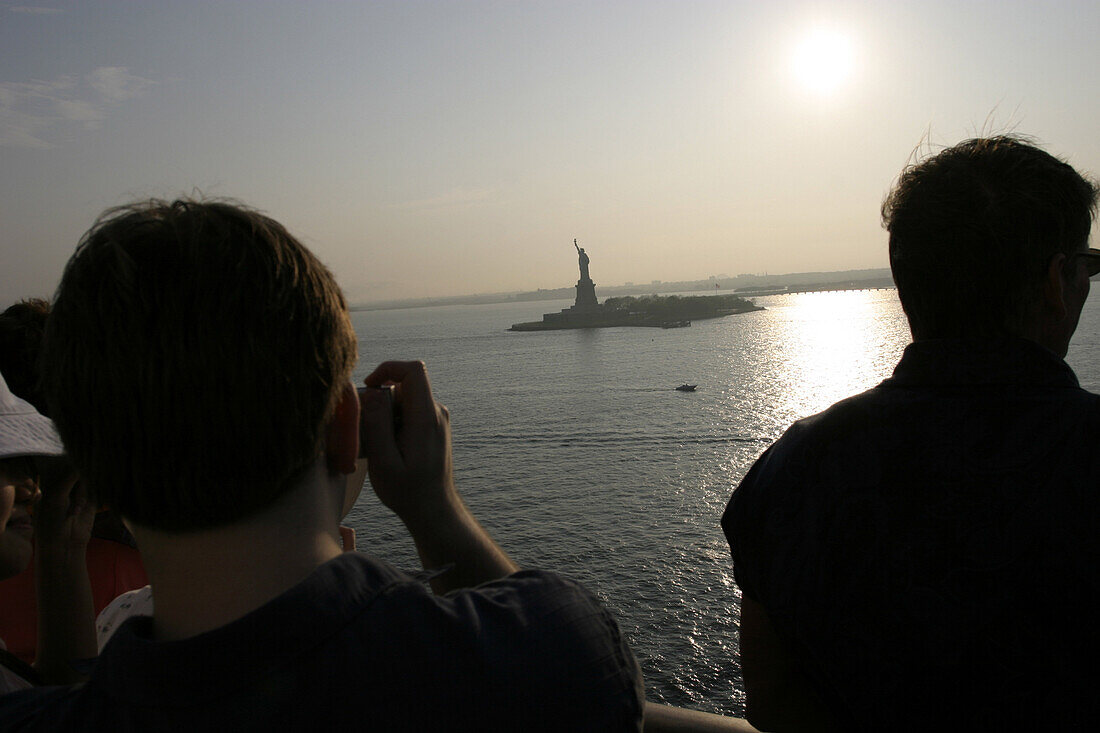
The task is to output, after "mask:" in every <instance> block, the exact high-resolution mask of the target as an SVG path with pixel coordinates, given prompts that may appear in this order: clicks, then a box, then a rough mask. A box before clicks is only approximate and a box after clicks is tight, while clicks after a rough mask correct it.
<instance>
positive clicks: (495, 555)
mask: <svg viewBox="0 0 1100 733" xmlns="http://www.w3.org/2000/svg"><path fill="white" fill-rule="evenodd" d="M364 382H365V383H366V385H367V386H368V387H382V386H386V385H392V386H393V388H394V389H393V393H392V398H391V397H390V396H389V391H388V390H381V389H370V390H367V391H366V394H365V395H364V396H363V398H362V405H361V407H362V411H361V417H360V429H361V430H363V431H364V439H365V441H364V442H365V445H366V450H365V455H366V458H367V464H368V473H369V475H370V482H371V486H373V487H374V493H376V494H378V498H379V499H380V500H381V501H382V503H383V504H385V505H386V506H387V507H389V508H390V509H392V510H393V512H394V513H395V514H397V516H398V517H400V518H401V521H403V522H404V523H405V526H406V527H408V529H409V534H411V535H412V538H413V541H414V542H415V543H416V551H417V553H418V554H419V555H420V562H421V563H422V564H423V565H424V569H425V570H436V569H439V568H444V567H446V566H448V565H450V566H453V567H451V569H449V570H447V572H445V573H442V574H440V575H438V576H436V577H434V578H432V581H431V583H432V588H433V589H434V590H435V592H436V593H446V592H447V591H450V590H454V589H456V588H466V587H471V586H475V585H479V584H481V583H484V582H487V581H489V580H494V579H496V578H501V577H504V576H505V575H509V574H511V573H514V572H516V570H518V568H517V567H516V566H515V564H514V563H513V562H512V561H511V560H510V559H508V556H507V555H506V554H504V551H503V550H501V549H500V548H499V547H497V545H496V543H494V542H493V540H492V538H491V537H489V535H488V533H486V532H485V530H484V529H482V527H481V525H480V524H478V523H477V520H476V519H474V517H473V515H472V514H470V510H469V509H467V508H466V505H465V504H463V503H462V499H461V498H460V497H459V495H458V491H456V490H455V484H454V470H453V468H452V465H451V419H450V415H449V414H448V413H447V408H446V407H444V406H443V405H440V404H439V403H437V402H436V401H435V399H434V398H433V397H432V388H431V385H430V384H429V383H428V372H427V370H426V369H425V368H424V363H423V362H420V361H387V362H385V363H384V364H381V365H379V367H378V368H377V369H375V370H374V371H373V372H371V374H370V376H368V377H367V378H366V379H365V380H364ZM398 416H400V423H398V421H397V420H396V418H397V417H398Z"/></svg>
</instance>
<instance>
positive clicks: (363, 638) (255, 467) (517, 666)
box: [0, 201, 642, 732]
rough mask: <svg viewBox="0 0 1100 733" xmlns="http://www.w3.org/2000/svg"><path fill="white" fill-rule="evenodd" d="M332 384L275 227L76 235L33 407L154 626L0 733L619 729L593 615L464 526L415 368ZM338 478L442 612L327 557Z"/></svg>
mask: <svg viewBox="0 0 1100 733" xmlns="http://www.w3.org/2000/svg"><path fill="white" fill-rule="evenodd" d="M355 359H356V343H355V335H354V333H353V331H352V327H351V323H350V320H349V317H348V312H347V307H346V305H345V302H344V298H343V296H342V294H341V293H340V290H339V289H338V288H337V286H336V283H335V281H334V279H333V277H332V275H331V274H330V273H329V271H328V270H327V269H326V268H325V267H324V266H323V265H322V264H321V263H320V262H319V261H318V260H317V259H316V258H315V257H314V256H313V255H312V254H311V253H310V252H309V251H308V250H307V249H306V248H305V247H303V246H302V245H301V244H300V243H299V242H298V241H297V240H295V239H294V238H293V237H292V236H291V235H290V234H288V233H287V231H286V230H285V229H284V228H283V227H282V226H281V225H279V224H278V223H276V222H275V221H273V220H271V219H269V218H267V217H265V216H262V215H260V214H257V213H255V212H251V211H247V210H245V209H243V208H241V207H239V206H235V205H230V204H225V203H209V202H194V201H176V202H173V203H167V202H159V201H153V202H148V203H145V204H139V205H134V206H131V207H126V208H123V209H121V210H118V211H114V212H109V213H108V215H107V216H106V217H105V218H104V219H101V221H100V222H98V223H97V224H96V226H95V227H93V229H92V230H91V231H90V232H89V233H88V234H87V235H86V236H85V238H84V239H83V240H82V242H81V244H80V246H79V247H78V249H77V251H76V253H75V254H74V255H73V257H72V259H71V260H70V262H69V264H68V266H67V267H66V270H65V274H64V277H63V279H62V282H61V285H60V287H59V289H58V293H57V297H56V300H55V303H54V311H53V315H52V316H51V318H50V322H49V325H48V328H47V333H46V343H45V351H44V354H43V369H44V378H43V381H44V384H45V385H46V388H47V397H48V401H49V405H50V409H51V414H52V415H53V417H54V419H55V422H56V423H57V425H58V431H59V432H60V434H61V436H62V439H63V440H64V441H65V445H66V449H67V451H68V452H69V455H70V456H71V457H72V459H73V462H74V463H75V464H76V466H77V468H78V469H79V470H80V472H81V475H82V477H83V479H84V480H85V481H86V482H87V484H88V486H89V488H90V490H92V491H94V492H95V493H96V494H97V496H98V498H99V500H100V501H103V502H105V503H107V504H109V505H111V506H112V507H114V508H115V509H117V510H118V511H119V512H120V514H121V515H122V516H123V517H124V518H125V520H126V521H127V523H128V524H129V526H130V527H131V529H132V531H133V533H134V535H135V537H136V538H137V540H138V545H139V547H140V548H141V551H142V556H143V558H144V560H145V565H146V568H147V569H148V573H149V577H150V579H151V582H152V586H153V593H154V596H155V601H156V609H155V611H154V615H153V616H152V617H146V616H139V617H136V618H132V619H130V620H129V621H128V622H127V623H126V624H124V625H123V626H122V627H121V628H120V629H119V630H118V631H117V632H116V633H115V635H114V636H113V637H112V638H111V641H110V642H109V643H108V644H107V646H106V647H105V649H104V650H103V653H102V654H101V656H100V657H99V659H98V661H97V662H96V665H95V668H94V670H93V672H92V675H91V678H90V680H89V681H88V682H87V684H85V685H84V686H83V687H81V688H78V689H64V688H55V689H50V690H32V691H26V692H20V693H16V694H15V695H13V696H11V697H9V698H7V699H5V700H4V701H3V702H2V704H0V729H3V730H24V729H27V730H81V731H85V730H103V731H119V730H135V731H137V730H141V731H145V730H150V731H152V730H169V729H170V730H194V731H200V730H233V731H249V730H255V731H265V732H267V731H289V730H309V731H314V730H333V731H350V730H360V729H362V730H368V729H369V730H418V731H419V730H433V729H455V730H516V731H519V730H555V731H559V730H592V731H597V730H599V731H603V730H636V729H638V727H639V726H640V722H641V709H642V707H641V706H642V688H641V676H640V672H639V670H638V667H637V663H636V662H635V660H634V658H633V656H632V655H631V653H630V650H629V649H628V648H627V646H626V644H625V642H624V641H623V639H622V638H621V636H620V634H619V630H618V628H617V626H616V624H615V622H614V621H613V619H612V618H611V617H610V615H609V614H608V613H607V611H606V610H604V609H603V608H602V607H601V606H600V605H599V604H598V602H597V601H596V600H595V599H594V598H593V597H592V596H591V595H590V594H588V593H587V592H585V591H584V590H583V589H581V588H580V587H579V586H577V585H576V584H574V583H572V582H570V581H567V580H564V579H562V578H559V577H557V576H555V575H552V574H549V573H543V572H539V571H525V572H518V569H517V568H516V566H515V565H514V564H513V563H512V561H511V560H510V559H509V558H508V557H507V555H506V554H505V553H504V552H503V551H502V550H501V549H500V548H499V547H497V546H496V544H494V543H493V541H492V540H491V539H490V538H489V537H488V535H487V534H486V533H485V531H484V530H483V529H482V528H481V527H480V525H479V524H478V523H477V521H476V520H475V519H474V518H473V516H472V515H471V514H470V512H469V511H468V510H467V509H466V507H465V505H464V504H463V502H462V500H461V498H460V497H459V495H458V493H457V491H456V490H455V486H454V481H453V475H452V468H451V441H450V427H449V418H448V413H447V411H446V408H444V407H442V406H441V405H439V404H437V403H436V402H435V400H434V399H433V398H432V393H431V388H430V386H429V383H428V378H427V374H426V372H425V369H424V365H423V364H422V363H420V362H387V363H385V364H382V365H381V366H379V367H378V368H377V369H375V371H374V372H373V373H372V374H370V376H368V377H367V378H366V384H367V387H368V388H367V389H366V390H364V392H365V397H363V398H362V400H361V399H360V397H359V395H358V394H357V391H356V389H355V388H354V387H353V386H352V384H351V382H350V380H349V377H350V374H351V370H352V366H353V364H354V362H355ZM398 417H399V419H398ZM361 431H362V432H363V436H362V437H363V438H364V439H363V440H362V441H361V439H360V438H361V436H360V432H361ZM361 444H363V445H365V448H363V449H361V447H360V446H361ZM361 452H364V453H365V457H366V459H367V461H368V465H369V473H370V480H371V484H372V486H373V487H374V490H375V493H376V494H377V495H378V497H379V499H380V500H381V501H382V503H383V504H385V505H386V506H387V507H389V508H390V509H391V510H393V511H394V512H395V513H396V514H397V515H398V516H399V517H400V518H401V519H402V520H403V521H404V523H405V525H406V526H407V528H408V529H409V532H410V534H411V535H412V537H413V540H414V541H415V543H416V547H417V550H418V552H419V554H420V558H421V560H422V561H423V565H424V568H425V570H426V571H430V575H431V576H432V577H431V584H432V588H433V589H434V590H435V592H436V593H437V594H439V595H433V593H432V592H431V591H430V590H429V589H427V588H426V587H425V586H424V583H423V582H419V581H417V580H415V579H413V578H411V577H409V576H407V575H405V574H403V573H401V572H399V571H397V570H395V569H393V568H392V567H390V566H389V565H387V564H385V563H383V562H381V561H379V560H376V559H374V558H371V557H368V556H365V555H361V554H358V553H343V552H342V551H341V545H340V535H339V530H338V524H339V520H340V519H341V517H342V515H343V513H344V511H346V508H347V506H346V502H347V498H348V495H349V493H350V494H352V495H354V494H355V493H357V492H358V489H359V486H361V479H362V474H358V477H359V480H358V481H356V480H355V478H354V476H355V475H356V471H357V459H358V458H360V454H361ZM360 464H361V461H360ZM349 476H353V479H352V480H351V482H350V484H349V480H348V477H349Z"/></svg>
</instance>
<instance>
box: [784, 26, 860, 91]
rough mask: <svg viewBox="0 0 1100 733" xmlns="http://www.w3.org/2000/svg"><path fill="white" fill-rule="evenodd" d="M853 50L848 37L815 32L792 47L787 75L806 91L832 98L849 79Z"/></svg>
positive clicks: (834, 32)
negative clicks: (791, 74) (830, 95)
mask: <svg viewBox="0 0 1100 733" xmlns="http://www.w3.org/2000/svg"><path fill="white" fill-rule="evenodd" d="M854 66H855V49H854V48H853V45H852V39H851V37H850V36H849V35H848V34H846V33H844V32H843V31H840V30H835V29H829V28H817V29H814V30H812V31H810V32H808V33H806V35H804V36H803V37H802V38H801V39H800V40H799V41H798V43H796V44H795V47H794V53H793V54H792V55H791V71H792V72H793V73H794V76H795V78H796V79H797V80H798V81H799V83H801V84H802V86H803V87H805V88H806V89H808V90H810V91H812V92H815V93H817V94H821V95H828V94H832V93H833V92H835V91H837V90H838V89H839V88H840V87H842V86H843V85H844V83H845V82H846V81H848V79H849V78H850V77H851V76H852V71H853V68H854Z"/></svg>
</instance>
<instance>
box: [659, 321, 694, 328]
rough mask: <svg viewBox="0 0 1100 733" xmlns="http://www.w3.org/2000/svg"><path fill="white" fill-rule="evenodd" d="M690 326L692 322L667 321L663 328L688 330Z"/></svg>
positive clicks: (662, 325)
mask: <svg viewBox="0 0 1100 733" xmlns="http://www.w3.org/2000/svg"><path fill="white" fill-rule="evenodd" d="M690 325H691V321H665V322H664V323H662V324H661V328H687V327H688V326H690Z"/></svg>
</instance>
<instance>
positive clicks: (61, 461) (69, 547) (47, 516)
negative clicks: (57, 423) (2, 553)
mask: <svg viewBox="0 0 1100 733" xmlns="http://www.w3.org/2000/svg"><path fill="white" fill-rule="evenodd" d="M35 465H36V466H37V468H38V471H39V479H38V481H39V488H40V489H41V490H42V499H41V500H40V501H39V502H38V506H37V507H36V508H35V513H34V523H35V528H34V535H35V538H36V540H37V546H38V551H39V552H51V551H57V552H61V553H65V554H68V553H73V554H75V555H76V556H78V557H79V558H80V559H81V561H83V558H84V550H85V548H86V547H87V545H88V540H89V539H91V536H92V524H94V523H95V509H96V507H95V502H93V501H92V499H91V497H90V496H89V495H88V490H87V488H86V486H85V485H84V483H83V482H80V481H78V480H77V475H76V470H75V469H74V468H73V465H72V463H70V462H69V459H68V458H67V457H65V456H59V457H53V456H39V457H37V458H36V459H35Z"/></svg>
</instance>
